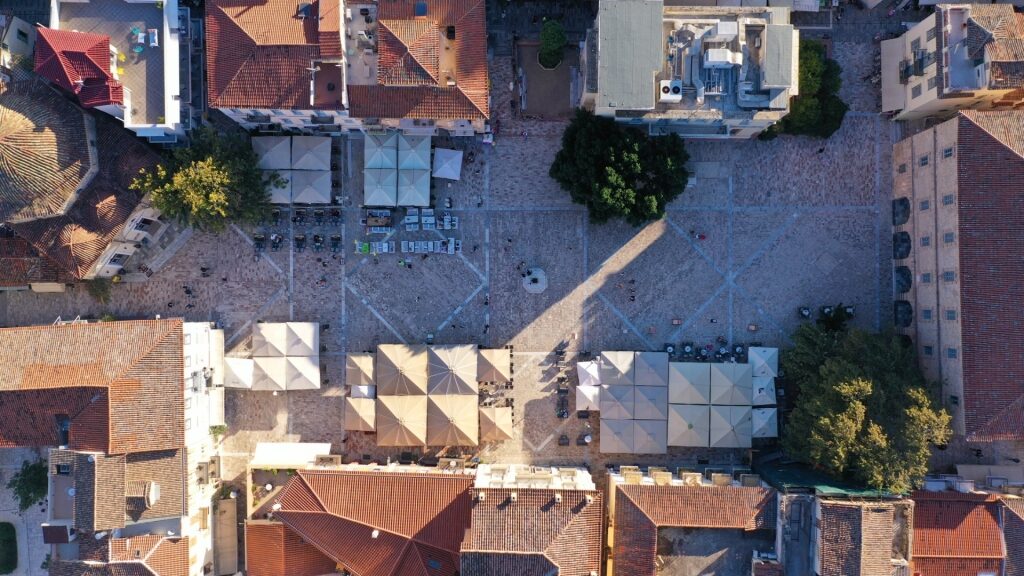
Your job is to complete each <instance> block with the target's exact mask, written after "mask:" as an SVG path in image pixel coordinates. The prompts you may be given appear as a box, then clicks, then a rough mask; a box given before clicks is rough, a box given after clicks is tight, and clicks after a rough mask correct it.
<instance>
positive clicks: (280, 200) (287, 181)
mask: <svg viewBox="0 0 1024 576" xmlns="http://www.w3.org/2000/svg"><path fill="white" fill-rule="evenodd" d="M276 172H277V177H278V178H280V179H281V181H280V182H278V183H277V184H275V185H273V186H271V187H270V203H271V204H291V203H292V171H291V170H277V171H276ZM273 173H274V171H272V170H264V171H263V179H264V180H269V179H270V177H271V175H273Z"/></svg>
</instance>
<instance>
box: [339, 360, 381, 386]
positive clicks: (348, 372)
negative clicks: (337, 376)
mask: <svg viewBox="0 0 1024 576" xmlns="http://www.w3.org/2000/svg"><path fill="white" fill-rule="evenodd" d="M375 383H376V381H375V380H374V379H373V354H370V353H361V352H353V353H350V354H348V355H347V356H345V384H348V385H349V386H362V385H365V386H373V385H374V384H375Z"/></svg>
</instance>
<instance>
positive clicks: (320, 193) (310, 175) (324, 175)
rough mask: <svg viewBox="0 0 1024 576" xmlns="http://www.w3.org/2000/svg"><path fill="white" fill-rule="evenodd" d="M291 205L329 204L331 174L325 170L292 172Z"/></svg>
mask: <svg viewBox="0 0 1024 576" xmlns="http://www.w3.org/2000/svg"><path fill="white" fill-rule="evenodd" d="M291 179H292V203H294V204H330V203H331V173H330V172H329V171H327V170H292V173H291Z"/></svg>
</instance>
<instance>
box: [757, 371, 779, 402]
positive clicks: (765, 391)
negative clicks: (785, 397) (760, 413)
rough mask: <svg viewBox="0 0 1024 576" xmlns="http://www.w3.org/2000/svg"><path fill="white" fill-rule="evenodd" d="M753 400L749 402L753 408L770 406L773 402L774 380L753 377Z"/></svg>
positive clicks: (765, 377)
mask: <svg viewBox="0 0 1024 576" xmlns="http://www.w3.org/2000/svg"><path fill="white" fill-rule="evenodd" d="M753 382H754V384H753V386H754V392H753V394H754V398H753V401H752V402H751V403H752V404H753V405H754V406H772V405H774V404H775V403H776V401H775V378H769V377H767V376H754V379H753Z"/></svg>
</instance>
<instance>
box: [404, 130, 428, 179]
mask: <svg viewBox="0 0 1024 576" xmlns="http://www.w3.org/2000/svg"><path fill="white" fill-rule="evenodd" d="M398 169H399V170H425V171H427V172H428V173H429V172H430V137H429V136H408V135H405V134H401V135H399V136H398Z"/></svg>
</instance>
